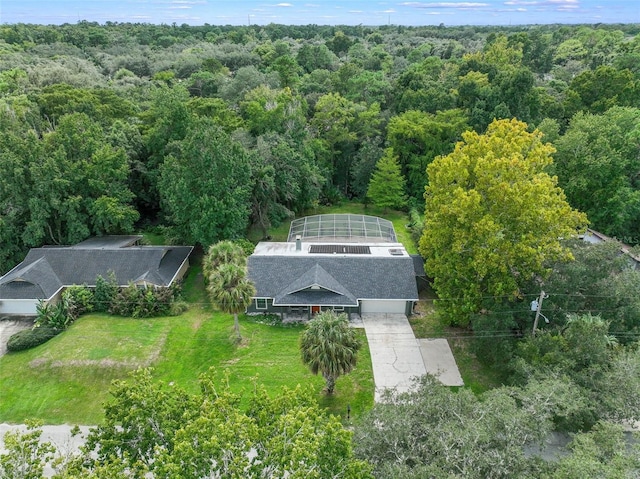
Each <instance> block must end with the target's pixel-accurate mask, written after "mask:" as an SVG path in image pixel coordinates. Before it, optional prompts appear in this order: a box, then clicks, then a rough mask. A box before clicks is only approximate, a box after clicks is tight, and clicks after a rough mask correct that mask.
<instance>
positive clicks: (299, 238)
mask: <svg viewBox="0 0 640 479" xmlns="http://www.w3.org/2000/svg"><path fill="white" fill-rule="evenodd" d="M296 251H302V236H300V235H297V236H296Z"/></svg>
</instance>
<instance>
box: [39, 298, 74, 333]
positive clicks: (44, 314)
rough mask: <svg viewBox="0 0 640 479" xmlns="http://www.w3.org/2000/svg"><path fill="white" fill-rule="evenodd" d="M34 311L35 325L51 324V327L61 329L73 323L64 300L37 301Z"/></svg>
mask: <svg viewBox="0 0 640 479" xmlns="http://www.w3.org/2000/svg"><path fill="white" fill-rule="evenodd" d="M36 313H37V317H36V327H40V326H51V327H52V328H55V329H57V330H59V331H62V330H63V329H66V328H67V326H69V325H70V324H71V323H73V319H71V318H70V317H69V316H68V314H67V308H66V306H65V304H64V301H60V302H58V303H55V304H50V303H44V302H43V301H39V302H38V306H36Z"/></svg>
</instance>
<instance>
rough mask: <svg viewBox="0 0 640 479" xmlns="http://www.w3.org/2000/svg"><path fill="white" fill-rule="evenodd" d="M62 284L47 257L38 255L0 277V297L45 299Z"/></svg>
mask: <svg viewBox="0 0 640 479" xmlns="http://www.w3.org/2000/svg"><path fill="white" fill-rule="evenodd" d="M24 264H25V262H22V263H21V265H24ZM62 286H63V284H62V281H61V280H60V278H59V277H58V275H57V274H56V273H55V271H54V270H53V268H52V267H51V265H50V264H49V262H48V261H47V259H46V258H44V257H40V258H37V259H36V260H35V261H33V262H30V263H28V264H26V265H25V266H24V267H20V265H18V267H16V268H14V269H12V270H11V271H10V272H9V273H7V274H6V275H5V276H4V277H2V278H0V298H4V299H23V298H38V299H45V298H50V297H51V296H53V295H54V294H55V293H56V292H57V291H58V290H59V289H60V288H61V287H62Z"/></svg>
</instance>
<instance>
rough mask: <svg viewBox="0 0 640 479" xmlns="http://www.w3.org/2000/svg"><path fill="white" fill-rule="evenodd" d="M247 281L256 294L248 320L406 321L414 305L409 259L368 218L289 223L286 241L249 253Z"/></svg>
mask: <svg viewBox="0 0 640 479" xmlns="http://www.w3.org/2000/svg"><path fill="white" fill-rule="evenodd" d="M324 216H327V218H325V217H324ZM294 230H295V231H294ZM248 275H249V278H250V279H251V280H252V281H253V283H254V284H255V287H256V295H255V297H254V298H253V302H252V304H251V305H250V306H249V308H248V309H247V312H248V313H260V312H263V313H277V314H280V315H282V316H285V315H293V316H300V315H303V316H307V317H310V316H311V315H313V314H315V313H317V312H320V311H322V310H327V309H332V310H335V311H340V312H345V313H347V314H349V315H351V314H363V313H401V314H411V312H412V310H413V305H414V303H415V302H416V301H417V300H418V291H417V285H416V271H415V268H414V258H412V257H411V256H410V255H409V254H407V252H406V250H405V248H404V246H403V245H402V244H401V243H398V242H397V240H396V236H395V232H394V231H393V226H392V225H391V223H390V222H389V221H387V220H383V219H381V218H376V217H371V216H363V215H318V216H315V217H308V218H307V219H300V220H296V221H294V222H293V223H292V227H291V231H290V235H289V241H287V242H283V243H275V242H262V243H259V244H258V245H257V246H256V249H255V251H254V253H253V254H252V255H251V256H250V257H249V260H248Z"/></svg>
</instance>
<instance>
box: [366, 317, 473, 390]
mask: <svg viewBox="0 0 640 479" xmlns="http://www.w3.org/2000/svg"><path fill="white" fill-rule="evenodd" d="M362 321H363V323H364V329H365V332H366V335H367V341H368V343H369V351H370V353H371V363H372V366H373V379H374V382H375V385H376V391H375V401H376V402H378V401H380V399H381V395H382V392H383V391H384V390H385V389H395V390H396V391H398V392H406V391H409V390H410V389H411V388H412V386H413V380H414V378H417V377H420V376H424V375H425V374H426V373H427V372H429V373H431V374H433V375H434V376H436V377H437V378H438V379H440V381H441V382H443V384H445V385H450V386H460V385H463V383H462V378H461V377H460V372H459V371H458V366H457V365H456V362H455V360H454V359H453V354H452V353H451V349H449V344H448V343H447V341H446V340H444V339H443V340H438V341H432V340H426V341H423V340H418V339H416V337H415V336H414V334H413V330H412V329H411V325H410V324H409V320H408V319H407V317H406V316H405V315H404V314H365V315H363V316H362ZM425 364H427V365H428V366H425Z"/></svg>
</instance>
